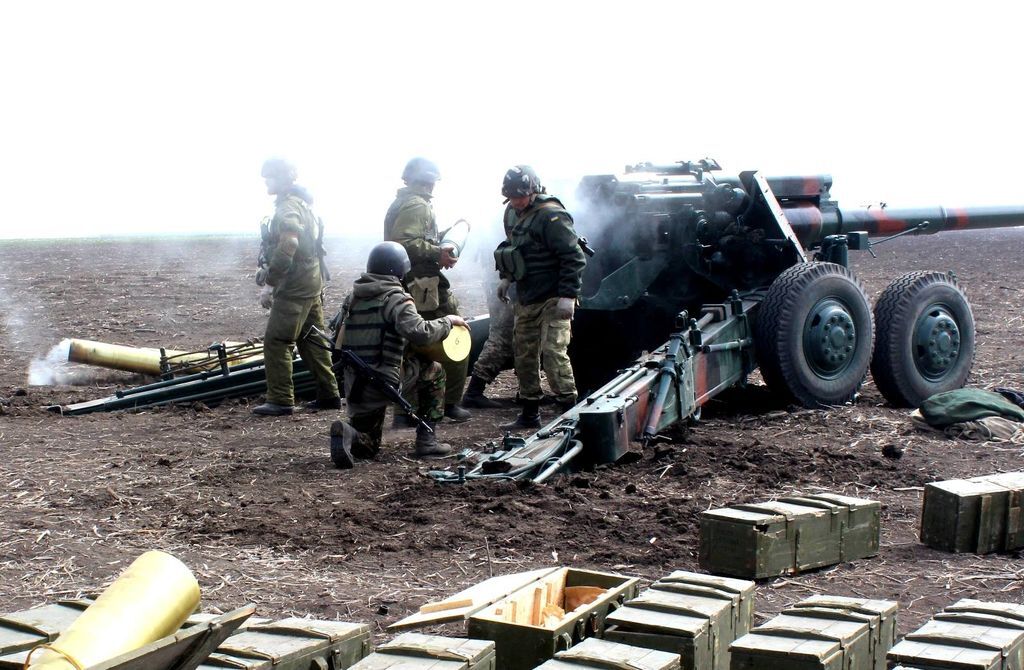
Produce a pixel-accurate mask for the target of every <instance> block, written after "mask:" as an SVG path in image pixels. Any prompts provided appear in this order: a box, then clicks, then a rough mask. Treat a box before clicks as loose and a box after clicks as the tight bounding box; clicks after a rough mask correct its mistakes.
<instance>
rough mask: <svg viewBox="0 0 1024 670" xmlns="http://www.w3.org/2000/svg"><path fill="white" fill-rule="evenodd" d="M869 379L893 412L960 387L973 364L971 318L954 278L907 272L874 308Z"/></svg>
mask: <svg viewBox="0 0 1024 670" xmlns="http://www.w3.org/2000/svg"><path fill="white" fill-rule="evenodd" d="M875 324H876V325H875V328H876V331H875V351H874V355H873V356H872V357H871V376H872V377H873V378H874V380H875V386H877V387H878V390H879V391H881V392H882V395H883V396H885V399H886V400H888V401H889V402H890V403H891V404H893V405H895V406H896V407H918V406H920V405H921V403H922V402H924V401H925V400H926V399H927V398H928V397H929V396H932V395H934V394H936V393H942V392H943V391H951V390H953V389H958V388H961V387H962V386H963V385H964V384H965V383H966V382H967V377H968V375H970V373H971V366H972V365H973V364H974V314H972V313H971V306H970V304H969V303H968V302H967V296H966V295H964V292H963V291H962V290H960V287H959V286H958V285H957V283H956V279H955V278H953V277H952V276H951V275H947V274H945V273H942V272H909V273H907V274H905V275H903V276H902V277H899V278H897V279H895V280H894V281H893V282H892V283H891V284H889V285H888V286H887V287H886V289H885V290H884V291H882V295H881V296H880V297H879V298H878V302H876V303H875Z"/></svg>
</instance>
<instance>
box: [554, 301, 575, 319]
mask: <svg viewBox="0 0 1024 670" xmlns="http://www.w3.org/2000/svg"><path fill="white" fill-rule="evenodd" d="M575 310H576V298H559V299H558V304H557V305H556V306H555V318H556V319H562V320H564V321H568V320H569V319H571V318H572V313H573V312H574V311H575Z"/></svg>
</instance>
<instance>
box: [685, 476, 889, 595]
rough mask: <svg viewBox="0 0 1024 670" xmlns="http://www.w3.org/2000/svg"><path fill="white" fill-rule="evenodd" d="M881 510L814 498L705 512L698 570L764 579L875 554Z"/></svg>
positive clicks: (868, 503)
mask: <svg viewBox="0 0 1024 670" xmlns="http://www.w3.org/2000/svg"><path fill="white" fill-rule="evenodd" d="M880 511H881V505H880V504H879V503H878V502H876V501H873V500H864V499H861V498H850V497H848V496H839V495H834V494H827V493H826V494H816V495H807V496H801V497H794V498H782V499H780V500H775V501H770V502H765V503H759V504H756V505H733V506H732V507H724V508H720V509H714V510H709V511H707V512H704V513H703V514H702V515H701V521H700V557H699V562H700V566H701V567H702V568H704V569H705V570H708V571H709V572H713V573H716V574H724V575H730V576H733V577H743V578H747V579H764V578H767V577H776V576H778V575H784V574H790V573H796V572H801V571H804V570H809V569H812V568H820V567H822V566H826V565H835V564H836V563H841V562H843V561H851V560H854V559H858V558H866V557H868V556H874V555H876V554H877V553H878V544H879V533H880V527H881V526H880V521H879V517H880Z"/></svg>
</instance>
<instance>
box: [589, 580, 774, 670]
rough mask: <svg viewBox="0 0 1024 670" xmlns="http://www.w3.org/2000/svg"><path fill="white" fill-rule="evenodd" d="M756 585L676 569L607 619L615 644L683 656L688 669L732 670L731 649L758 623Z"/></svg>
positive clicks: (609, 637) (609, 635) (608, 633)
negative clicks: (734, 643) (737, 639)
mask: <svg viewBox="0 0 1024 670" xmlns="http://www.w3.org/2000/svg"><path fill="white" fill-rule="evenodd" d="M753 601H754V583H753V582H750V581H745V580H739V579H728V578H725V577H714V576H712V575H704V574H700V573H696V572H683V571H676V572H673V573H672V574H671V575H669V576H667V577H664V578H662V579H659V580H658V581H657V582H655V583H654V584H652V585H651V588H649V589H647V590H645V591H643V592H641V593H640V595H639V596H637V597H636V598H634V599H633V600H630V601H627V602H626V604H625V605H623V606H622V607H621V608H619V609H617V610H615V611H614V612H612V613H611V614H609V615H608V618H607V619H606V620H605V623H606V628H605V632H604V637H605V639H606V640H610V641H612V642H620V643H622V644H629V645H634V646H637V647H645V648H647V649H657V650H660V651H666V652H672V653H675V654H679V655H680V657H681V667H682V668H683V669H684V670H728V668H729V652H728V649H729V645H730V644H731V643H732V642H733V640H735V639H736V638H738V637H741V636H743V635H744V634H746V633H747V631H749V630H750V627H751V625H752V623H753Z"/></svg>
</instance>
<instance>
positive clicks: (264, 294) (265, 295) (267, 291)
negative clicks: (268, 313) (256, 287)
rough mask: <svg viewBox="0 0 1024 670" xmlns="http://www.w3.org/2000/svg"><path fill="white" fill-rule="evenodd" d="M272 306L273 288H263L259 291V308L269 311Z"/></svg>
mask: <svg viewBox="0 0 1024 670" xmlns="http://www.w3.org/2000/svg"><path fill="white" fill-rule="evenodd" d="M273 304H274V287H273V286H264V287H263V288H262V289H261V290H260V307H262V308H263V309H270V306H271V305H273Z"/></svg>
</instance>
